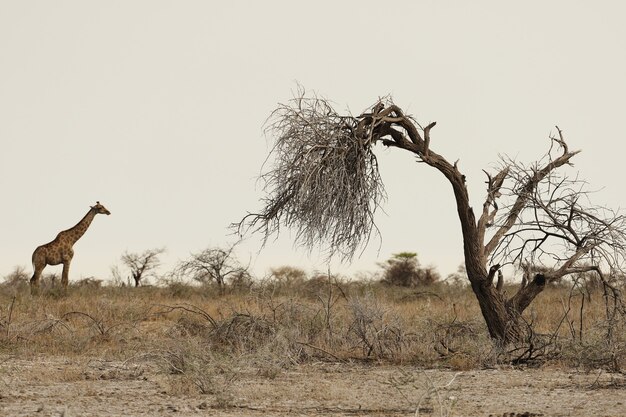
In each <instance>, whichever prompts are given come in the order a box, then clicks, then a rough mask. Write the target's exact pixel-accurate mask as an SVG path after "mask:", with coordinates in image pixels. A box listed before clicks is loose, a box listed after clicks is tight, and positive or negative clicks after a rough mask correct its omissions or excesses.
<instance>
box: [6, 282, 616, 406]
mask: <svg viewBox="0 0 626 417" xmlns="http://www.w3.org/2000/svg"><path fill="white" fill-rule="evenodd" d="M511 291H512V289H511ZM583 300H584V301H583ZM583 303H584V304H583ZM581 307H582V310H581ZM0 308H1V309H0V358H1V357H6V356H7V355H10V356H13V357H24V358H29V357H40V356H50V357H53V356H54V357H59V356H61V357H69V358H73V359H76V360H80V359H81V358H83V359H84V360H90V359H93V358H101V359H103V360H115V361H119V362H121V363H124V364H127V365H128V367H130V368H126V371H128V369H134V368H132V367H133V366H135V367H136V366H140V365H141V366H144V365H145V366H155V367H157V368H158V369H159V370H160V372H162V374H163V375H167V378H166V379H167V380H168V381H169V382H168V383H167V386H166V387H165V389H166V390H167V391H169V392H171V393H185V392H190V391H195V392H202V393H211V394H215V395H218V394H219V395H218V398H220V399H221V400H222V401H223V402H224V404H227V403H228V401H229V387H230V385H231V384H232V383H233V381H236V380H237V379H238V378H239V377H240V376H241V375H244V374H248V373H250V372H253V373H255V374H258V375H262V376H265V377H267V378H270V379H271V378H275V377H276V376H277V375H279V374H280V373H281V372H282V371H283V370H284V369H287V368H289V367H291V366H293V365H295V364H302V363H307V362H312V361H330V362H343V361H365V362H375V363H386V364H411V365H417V366H422V367H428V368H433V367H435V368H449V369H453V370H468V369H480V368H484V367H491V366H495V365H498V364H503V363H505V364H511V363H520V364H531V365H537V366H538V365H542V364H550V365H552V366H559V367H581V368H585V369H591V368H604V369H608V370H612V371H617V370H623V369H624V367H625V366H626V332H625V328H624V323H623V322H613V323H611V326H609V323H607V320H606V312H605V309H604V302H603V299H602V297H601V293H600V292H599V291H595V292H593V291H592V292H591V293H582V292H580V293H576V292H572V291H570V289H569V288H566V287H554V288H550V289H547V290H546V291H545V292H544V293H543V294H542V295H541V296H540V297H539V299H538V300H537V301H536V302H535V303H534V305H533V306H532V307H531V308H530V309H529V311H528V314H527V316H526V317H525V319H526V320H527V321H528V323H529V324H530V323H532V330H533V332H532V338H531V339H529V340H528V342H527V343H524V344H520V346H517V347H509V348H506V349H499V348H497V347H495V346H493V344H492V343H491V341H490V339H489V337H488V333H487V330H486V327H485V325H484V323H483V320H482V317H481V316H480V311H479V309H478V306H477V303H476V301H475V300H474V296H473V294H472V293H471V290H469V289H468V288H464V287H453V286H447V285H444V284H440V285H434V286H431V287H428V288H422V289H415V288H414V289H403V288H395V287H389V286H384V285H381V284H379V283H373V282H369V283H365V282H344V283H339V284H337V283H333V284H332V285H330V284H329V282H328V280H324V279H319V278H317V279H314V280H308V281H306V280H305V281H299V282H297V283H292V284H289V285H284V284H281V285H278V284H277V283H276V282H264V283H259V284H257V285H255V286H253V287H252V288H251V289H249V290H246V291H245V292H242V291H239V292H238V291H232V292H231V293H228V294H226V295H222V296H219V295H218V292H217V290H216V289H213V288H211V287H197V286H189V285H185V284H181V283H173V284H170V285H168V286H165V287H143V288H142V287H140V288H121V287H108V286H97V285H93V286H90V285H82V286H71V287H70V289H69V292H68V294H67V295H62V294H60V293H58V292H56V291H55V290H54V289H49V290H48V291H45V292H44V293H43V294H42V295H40V296H37V297H32V296H30V294H29V292H28V288H27V286H25V285H19V284H18V285H16V284H15V283H14V284H13V285H10V286H9V285H4V286H0ZM581 311H582V316H581ZM581 317H582V325H581ZM608 335H609V336H610V337H608ZM70 377H72V376H71V375H69V376H67V375H66V376H63V378H70Z"/></svg>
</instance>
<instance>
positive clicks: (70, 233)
mask: <svg viewBox="0 0 626 417" xmlns="http://www.w3.org/2000/svg"><path fill="white" fill-rule="evenodd" d="M95 216H96V211H95V210H94V209H90V210H89V211H88V212H87V214H85V217H83V218H82V219H81V220H80V221H79V222H78V223H77V224H76V226H74V227H72V228H71V229H67V230H66V231H65V233H66V236H67V240H68V241H69V242H70V243H71V244H72V245H73V244H74V243H76V241H77V240H78V239H80V238H81V237H82V236H83V235H84V234H85V232H86V231H87V229H88V228H89V225H90V224H91V222H92V221H93V218H94V217H95Z"/></svg>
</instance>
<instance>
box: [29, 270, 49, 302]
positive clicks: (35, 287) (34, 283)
mask: <svg viewBox="0 0 626 417" xmlns="http://www.w3.org/2000/svg"><path fill="white" fill-rule="evenodd" d="M34 267H35V272H34V273H33V276H32V278H31V279H30V293H31V294H33V295H35V294H37V293H38V292H39V278H40V277H41V271H43V269H44V268H45V267H46V265H45V264H43V266H42V265H34Z"/></svg>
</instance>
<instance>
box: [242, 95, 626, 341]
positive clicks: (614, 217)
mask: <svg viewBox="0 0 626 417" xmlns="http://www.w3.org/2000/svg"><path fill="white" fill-rule="evenodd" d="M434 126H435V122H432V123H429V124H428V125H426V126H424V127H422V126H421V125H420V124H419V123H418V122H417V121H416V120H415V119H413V118H412V117H411V116H408V115H406V114H404V112H403V111H402V109H401V108H400V107H398V106H396V105H395V104H394V103H393V101H392V100H391V98H388V97H387V98H384V99H381V100H378V102H377V103H376V104H375V105H374V106H373V107H372V109H371V111H368V112H365V113H363V114H361V115H359V116H356V117H353V116H350V115H347V116H341V115H339V114H338V113H337V112H336V111H335V110H334V109H333V108H332V106H331V105H330V104H329V102H328V101H327V100H325V99H323V98H319V97H315V96H313V97H307V96H306V95H305V92H304V91H303V90H301V91H300V92H299V94H298V95H297V96H296V97H295V98H294V99H293V100H291V101H290V102H288V103H287V104H284V105H280V106H279V107H278V109H277V110H275V111H274V113H273V114H272V116H271V117H270V119H269V121H268V129H269V132H270V133H271V134H272V135H273V136H274V138H275V144H274V146H273V148H272V150H271V156H273V158H272V159H270V160H271V161H273V165H271V166H269V167H267V168H266V170H265V173H264V174H263V175H262V177H261V178H262V180H264V181H265V190H266V192H267V197H266V198H265V200H264V201H263V203H264V207H263V209H262V210H261V211H260V212H258V213H250V214H248V215H247V216H245V217H244V218H243V219H242V220H241V221H240V222H239V223H237V224H235V225H234V226H235V227H236V228H237V230H238V231H239V232H240V233H242V234H243V233H246V232H250V231H252V232H255V231H256V232H261V233H263V234H264V236H265V239H266V241H267V239H268V238H269V237H270V236H271V235H275V234H277V233H279V231H280V227H281V226H286V227H290V228H293V229H295V231H296V237H297V241H298V243H300V244H302V245H304V246H306V247H308V248H311V247H313V246H315V245H318V244H319V243H325V244H326V245H327V246H326V249H327V250H328V251H329V253H331V254H336V253H338V254H339V255H340V256H341V257H342V258H344V259H350V258H351V257H352V256H353V255H354V254H355V253H356V252H357V251H358V249H359V248H361V247H363V246H364V245H365V244H367V242H368V240H369V238H370V235H371V233H372V231H374V230H377V229H376V227H375V225H374V223H373V219H374V212H375V210H376V209H377V208H378V207H379V205H380V204H381V202H382V200H383V199H384V196H385V192H384V188H383V184H382V182H381V180H380V176H379V174H378V164H377V161H376V157H375V155H374V149H375V145H377V144H382V145H384V146H387V147H392V148H398V149H403V150H405V151H408V152H411V153H413V154H414V155H415V156H416V157H417V159H418V161H419V162H421V163H423V164H425V165H427V166H430V167H432V168H434V169H436V170H437V171H439V172H440V173H441V174H442V175H443V176H444V177H445V178H446V179H447V180H448V181H449V182H450V184H451V185H452V190H453V193H454V197H455V201H456V207H457V213H458V216H459V220H460V223H461V230H462V234H463V249H464V258H465V267H466V272H467V277H468V279H469V281H470V283H471V287H472V289H473V291H474V294H475V295H476V298H477V300H478V302H479V305H480V308H481V311H482V314H483V317H484V319H485V321H486V324H487V327H488V329H489V332H490V334H491V336H492V338H493V339H495V340H496V341H498V342H500V343H508V342H512V341H517V340H520V338H522V337H523V334H522V333H523V329H524V326H523V325H522V320H521V319H520V317H521V314H522V312H523V311H524V310H525V309H526V308H527V307H528V306H529V305H530V304H531V303H532V302H533V300H534V299H535V298H536V297H537V295H538V294H539V293H541V292H542V291H543V289H544V288H545V286H546V283H549V282H551V281H555V280H558V279H560V278H562V277H563V276H566V275H569V274H575V273H580V272H584V271H588V272H589V271H593V272H595V273H596V274H597V275H598V277H599V279H600V280H601V281H602V283H603V285H604V288H605V294H606V297H607V299H608V298H611V300H613V304H612V306H613V307H612V310H611V312H612V314H616V312H618V311H621V312H624V307H623V304H622V299H621V294H620V291H619V288H618V287H617V286H616V285H614V284H613V282H612V277H613V276H617V275H620V276H622V275H623V274H622V273H621V271H622V268H623V266H624V265H625V260H626V256H625V254H626V251H625V247H626V246H625V242H626V222H625V218H624V216H623V215H621V214H620V213H618V212H614V211H611V210H608V209H606V208H602V207H599V206H596V205H594V204H592V203H591V202H590V201H589V199H590V193H589V192H588V191H586V188H585V184H584V182H583V181H581V180H579V179H578V178H577V177H573V178H570V177H568V176H567V175H565V172H566V168H567V166H568V165H571V162H570V161H571V159H572V158H573V157H574V156H575V155H576V154H577V153H578V152H579V151H570V149H569V147H568V145H567V143H566V141H565V139H564V137H563V132H562V131H561V130H560V129H559V128H558V127H557V130H556V134H555V135H552V136H551V137H550V147H549V149H548V151H547V152H546V153H545V155H544V156H543V157H542V158H540V159H539V160H537V161H536V162H533V163H532V164H529V165H524V164H521V163H519V162H517V161H515V160H513V159H510V158H507V157H503V158H502V160H501V163H500V166H499V167H498V168H497V169H496V170H495V172H492V173H490V172H487V171H485V174H486V175H487V187H486V188H487V189H486V197H485V200H484V203H483V205H482V210H481V211H480V212H479V213H478V218H477V217H476V214H475V213H474V210H473V208H472V207H471V206H470V198H469V193H468V190H467V187H466V184H465V182H466V177H465V175H464V174H463V173H462V172H461V171H460V169H459V165H458V160H457V161H456V162H454V163H450V162H449V161H448V160H447V159H446V158H444V157H443V156H442V155H439V154H438V153H437V152H435V151H434V150H433V149H432V148H431V130H432V128H433V127H434ZM523 263H526V264H530V265H544V266H545V265H547V266H549V272H545V273H535V274H534V276H532V277H529V278H528V279H527V280H526V281H525V282H523V283H522V284H521V285H520V286H519V288H518V289H517V291H516V293H515V294H513V295H512V296H508V295H507V294H506V293H505V292H504V290H503V285H502V282H503V270H502V267H503V266H504V265H507V264H516V265H522V264H523ZM496 276H497V277H498V278H497V279H496ZM607 311H608V309H607ZM607 314H608V313H607Z"/></svg>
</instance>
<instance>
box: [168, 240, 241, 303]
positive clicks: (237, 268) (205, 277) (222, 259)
mask: <svg viewBox="0 0 626 417" xmlns="http://www.w3.org/2000/svg"><path fill="white" fill-rule="evenodd" d="M236 246H237V244H236V243H235V244H232V245H229V246H227V247H226V248H220V247H209V248H206V249H204V250H202V251H200V252H196V253H192V254H191V256H190V258H189V259H187V260H186V261H182V262H180V263H179V264H178V265H177V267H176V268H175V272H174V274H175V275H178V276H181V277H190V278H191V279H192V280H194V281H197V282H199V283H201V284H203V285H207V284H209V283H211V282H214V283H215V284H217V286H218V288H219V291H220V294H224V292H225V286H226V283H227V282H228V281H231V282H232V283H233V284H237V285H239V286H245V285H247V284H248V283H249V282H250V281H251V276H250V273H249V271H248V269H249V268H248V266H244V265H242V264H241V263H240V262H239V260H237V258H236V257H235V254H234V252H233V251H234V249H235V247H236Z"/></svg>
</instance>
